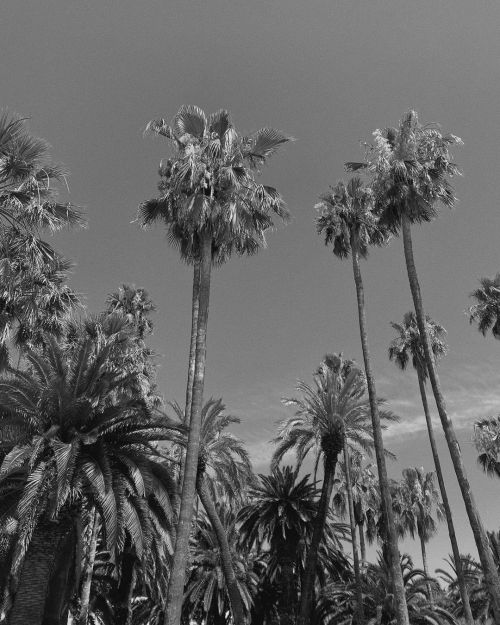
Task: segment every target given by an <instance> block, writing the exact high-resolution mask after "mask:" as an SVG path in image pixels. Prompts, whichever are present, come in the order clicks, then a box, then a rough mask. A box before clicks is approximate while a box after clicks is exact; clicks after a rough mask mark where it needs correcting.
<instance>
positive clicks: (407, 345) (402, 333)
mask: <svg viewBox="0 0 500 625" xmlns="http://www.w3.org/2000/svg"><path fill="white" fill-rule="evenodd" d="M425 323H426V327H427V332H428V335H429V339H430V343H431V350H432V355H433V358H434V359H435V360H436V361H437V360H438V359H439V358H440V357H442V356H444V354H445V353H446V349H447V348H446V343H445V341H444V334H445V333H446V330H445V329H444V327H443V326H441V325H440V324H438V323H436V322H435V321H433V320H432V319H431V318H430V317H429V315H426V317H425ZM391 325H392V327H393V328H394V330H395V331H396V337H395V338H394V339H393V340H392V341H391V344H390V345H389V359H390V360H392V361H394V362H395V363H396V365H397V366H398V367H400V368H401V369H402V370H404V369H406V366H407V365H408V362H409V361H410V358H411V361H412V364H413V368H414V369H415V371H416V372H417V378H418V386H419V390H420V398H421V400H422V406H423V409H424V415H425V422H426V424H427V432H428V434H429V442H430V445H431V451H432V457H433V459H434V467H435V469H436V476H437V480H438V484H439V490H440V493H441V499H442V501H443V509H444V513H445V516H446V523H447V525H448V534H449V536H450V543H451V548H452V552H453V557H454V558H455V561H456V563H457V564H456V570H457V578H458V583H459V588H460V595H461V599H462V603H463V606H464V614H465V618H466V622H467V624H468V625H473V624H474V619H473V617H472V612H471V608H470V604H469V596H468V593H467V588H466V584H465V579H464V576H463V574H462V570H461V569H462V561H461V558H460V550H459V548H458V542H457V536H456V533H455V525H454V523H453V514H452V511H451V506H450V502H449V499H448V493H447V490H446V485H445V482H444V476H443V471H442V469H441V460H440V458H439V453H438V449H437V444H436V438H435V435H434V427H433V425H432V418H431V414H430V411H429V404H428V402H427V393H426V390H425V383H426V381H427V366H426V364H425V354H424V349H423V344H422V341H421V339H420V333H419V330H418V325H417V320H416V318H415V313H414V312H413V311H410V312H407V313H406V314H405V316H404V317H403V323H402V324H398V323H391Z"/></svg>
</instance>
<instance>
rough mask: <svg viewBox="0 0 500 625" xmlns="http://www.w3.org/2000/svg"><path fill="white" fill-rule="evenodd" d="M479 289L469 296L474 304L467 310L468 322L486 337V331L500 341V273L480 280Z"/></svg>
mask: <svg viewBox="0 0 500 625" xmlns="http://www.w3.org/2000/svg"><path fill="white" fill-rule="evenodd" d="M480 282H481V287H480V288H479V289H476V290H475V291H472V293H471V294H470V296H471V297H472V298H473V299H475V300H476V303H475V304H473V305H472V306H471V307H470V308H469V316H470V317H469V318H470V322H471V323H473V322H475V323H477V329H478V330H479V331H480V332H481V333H482V334H483V336H485V335H486V333H487V332H488V330H491V333H492V334H493V336H494V337H495V338H496V339H500V273H497V275H496V276H495V277H494V278H481V279H480Z"/></svg>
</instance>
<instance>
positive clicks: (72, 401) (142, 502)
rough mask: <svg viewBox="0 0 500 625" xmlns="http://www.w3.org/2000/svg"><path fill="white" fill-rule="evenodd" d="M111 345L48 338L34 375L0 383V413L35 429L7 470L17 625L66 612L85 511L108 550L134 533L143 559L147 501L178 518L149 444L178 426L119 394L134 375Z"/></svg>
mask: <svg viewBox="0 0 500 625" xmlns="http://www.w3.org/2000/svg"><path fill="white" fill-rule="evenodd" d="M112 348H113V344H112V342H108V343H107V344H105V345H103V346H96V343H95V342H93V341H92V340H90V339H86V340H82V341H81V343H80V346H79V348H78V349H73V350H66V349H65V348H63V347H61V346H60V345H58V344H57V342H56V341H55V339H53V338H49V339H48V341H47V344H46V345H45V347H44V350H43V351H35V350H30V349H28V350H27V351H26V355H25V357H26V360H27V362H28V363H29V371H28V372H23V371H19V370H17V371H15V370H10V371H9V372H8V373H6V374H4V375H3V376H2V378H1V379H0V405H1V406H2V409H3V411H5V412H6V413H7V414H14V415H18V418H19V419H22V420H23V422H24V423H25V425H26V428H27V430H28V441H27V442H24V441H23V442H20V444H18V445H16V446H15V447H14V448H13V449H12V450H11V451H10V452H9V453H8V454H7V455H6V457H5V458H4V460H3V463H2V466H1V468H0V496H1V499H2V512H3V513H9V512H10V513H11V514H14V516H15V518H16V519H17V523H18V528H17V541H16V547H15V551H14V553H13V556H12V564H11V573H10V577H11V582H10V584H9V588H11V589H12V588H14V591H15V594H14V596H13V603H12V606H11V609H10V611H9V623H12V625H16V624H20V623H27V622H29V623H33V625H36V624H37V623H41V622H42V618H44V611H45V612H46V616H45V618H46V622H47V623H52V622H59V621H52V620H50V619H51V618H53V619H57V618H63V617H62V616H61V615H63V614H64V613H65V612H66V614H67V609H68V600H69V596H70V594H71V590H72V587H71V582H70V583H68V582H67V581H66V584H62V583H61V581H60V580H63V579H66V580H68V579H71V570H72V567H74V555H73V554H74V553H75V544H76V541H77V534H76V533H77V528H78V525H79V523H78V520H79V519H80V518H81V515H82V510H83V509H84V507H88V506H91V507H93V508H95V509H96V510H97V511H98V513H99V517H100V519H101V522H102V528H103V533H104V534H103V535H104V540H105V543H106V545H107V547H108V549H109V550H110V551H111V552H114V550H115V548H116V549H118V550H120V549H122V548H123V546H124V544H125V542H126V541H127V540H129V539H130V537H132V538H133V540H134V545H135V548H136V550H137V553H138V554H139V556H141V555H142V553H143V552H144V551H146V550H147V541H145V540H144V539H143V536H145V537H147V536H150V535H151V533H152V531H153V530H154V527H155V526H156V521H155V519H154V518H152V517H151V516H150V515H149V513H148V509H147V505H146V504H147V499H148V498H152V499H154V500H155V510H156V511H157V512H156V514H157V515H159V516H161V517H162V518H163V519H164V520H165V522H166V523H168V524H170V522H171V520H172V507H171V503H170V499H171V496H172V494H173V488H174V486H173V483H172V479H171V476H170V474H169V472H168V470H167V469H166V468H165V467H163V466H162V464H161V463H160V462H158V460H159V455H158V452H157V451H156V449H155V448H154V447H153V446H152V445H151V442H152V441H157V440H158V441H161V440H171V439H172V437H174V436H175V435H176V433H177V431H178V429H179V428H178V426H177V425H175V424H174V423H172V422H170V421H169V420H168V419H167V418H166V417H165V416H164V415H160V414H158V413H156V414H155V413H153V412H151V411H150V410H149V409H148V408H147V406H146V404H145V403H144V402H142V401H140V400H137V399H130V398H127V397H126V396H124V395H123V394H120V393H118V392H116V391H118V390H119V389H120V387H122V386H123V385H124V384H126V381H127V379H128V377H129V376H127V374H124V373H123V372H122V371H117V370H116V369H114V367H113V366H112V363H110V354H111V353H112ZM141 526H144V527H145V531H144V532H143V531H141V530H140V527H141ZM148 528H149V529H148ZM51 572H52V575H51ZM54 576H56V577H54ZM55 579H57V580H59V582H55V581H54V580H55ZM49 588H50V589H51V593H50V594H49V593H48V590H49ZM6 600H7V601H9V600H10V597H9V596H7V597H6ZM4 603H5V601H4ZM44 622H45V621H44Z"/></svg>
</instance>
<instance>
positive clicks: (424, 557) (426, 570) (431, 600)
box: [418, 532, 434, 605]
mask: <svg viewBox="0 0 500 625" xmlns="http://www.w3.org/2000/svg"><path fill="white" fill-rule="evenodd" d="M418 538H419V540H420V551H421V553H422V566H423V569H424V573H425V577H427V578H428V577H429V566H428V564H427V551H426V549H425V539H424V536H423V534H422V532H419V533H418ZM427 592H428V593H429V603H430V604H431V605H433V604H434V595H433V593H432V587H431V584H430V582H427Z"/></svg>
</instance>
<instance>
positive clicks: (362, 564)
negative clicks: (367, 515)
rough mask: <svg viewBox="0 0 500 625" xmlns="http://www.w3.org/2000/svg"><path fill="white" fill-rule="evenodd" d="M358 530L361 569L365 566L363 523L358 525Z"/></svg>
mask: <svg viewBox="0 0 500 625" xmlns="http://www.w3.org/2000/svg"><path fill="white" fill-rule="evenodd" d="M358 529H359V548H360V550H361V569H362V570H364V568H365V566H366V543H365V527H364V523H358Z"/></svg>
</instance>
